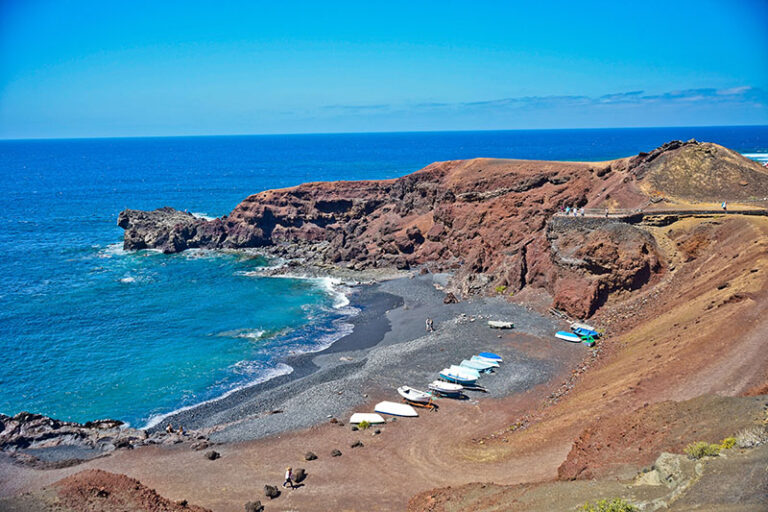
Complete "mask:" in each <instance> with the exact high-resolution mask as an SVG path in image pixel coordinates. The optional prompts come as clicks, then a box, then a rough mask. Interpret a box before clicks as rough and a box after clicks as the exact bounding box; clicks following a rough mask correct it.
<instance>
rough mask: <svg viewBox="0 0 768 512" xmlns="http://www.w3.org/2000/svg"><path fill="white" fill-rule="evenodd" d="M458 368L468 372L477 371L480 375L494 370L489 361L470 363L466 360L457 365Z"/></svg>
mask: <svg viewBox="0 0 768 512" xmlns="http://www.w3.org/2000/svg"><path fill="white" fill-rule="evenodd" d="M459 366H461V367H462V368H469V369H470V370H477V371H478V372H481V373H488V372H490V371H491V370H492V369H493V368H494V367H493V365H492V364H491V362H490V361H489V362H487V363H484V362H482V361H470V360H468V359H465V360H463V361H462V362H461V363H459ZM496 366H498V365H496Z"/></svg>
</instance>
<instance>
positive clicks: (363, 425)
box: [357, 420, 371, 430]
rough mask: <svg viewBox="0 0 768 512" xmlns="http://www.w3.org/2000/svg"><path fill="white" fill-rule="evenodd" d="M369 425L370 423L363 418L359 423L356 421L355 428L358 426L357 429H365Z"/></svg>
mask: <svg viewBox="0 0 768 512" xmlns="http://www.w3.org/2000/svg"><path fill="white" fill-rule="evenodd" d="M370 426H371V424H370V423H368V422H367V421H365V420H363V421H361V422H360V423H358V424H357V428H358V429H359V430H365V429H367V428H368V427H370Z"/></svg>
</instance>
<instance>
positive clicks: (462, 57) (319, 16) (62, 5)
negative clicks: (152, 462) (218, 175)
mask: <svg viewBox="0 0 768 512" xmlns="http://www.w3.org/2000/svg"><path fill="white" fill-rule="evenodd" d="M767 20H768V2H767V1H765V0H756V1H747V0H742V1H739V0H730V1H726V0H723V1H706V0H699V1H695V2H687V1H679V2H675V1H672V2H670V1H665V2H654V1H645V2H616V1H612V2H589V1H582V2H573V1H563V2H451V1H440V2H437V1H436V2H431V1H420V2H414V1H409V2H397V1H389V2H376V3H374V2H360V1H359V0H358V1H355V2H333V1H325V2H291V1H284V2H274V1H272V2H259V1H251V2H237V1H226V0H218V1H216V2H212V1H194V0H187V1H184V2H173V1H166V2H162V1H152V2H144V1H141V0H133V1H130V2H121V1H118V0H114V1H107V2H105V1H92V2H89V1H84V0H80V1H67V0H58V1H52V0H49V1H44V0H18V1H13V0H10V1H9V0H0V138H35V137H90V136H141V135H197V134H240V133H307V132H366V131H412V130H470V129H508V128H509V129H515V128H574V127H615V126H682V125H729V124H768V22H767Z"/></svg>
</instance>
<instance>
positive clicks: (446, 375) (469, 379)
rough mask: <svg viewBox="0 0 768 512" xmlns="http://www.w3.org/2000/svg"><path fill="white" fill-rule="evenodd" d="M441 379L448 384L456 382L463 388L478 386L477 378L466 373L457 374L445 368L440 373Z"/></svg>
mask: <svg viewBox="0 0 768 512" xmlns="http://www.w3.org/2000/svg"><path fill="white" fill-rule="evenodd" d="M440 378H442V379H444V380H447V381H448V382H454V383H456V384H461V385H462V386H475V385H477V378H476V377H473V376H472V375H470V374H469V373H466V372H456V371H453V370H451V369H450V368H443V369H442V371H441V372H440Z"/></svg>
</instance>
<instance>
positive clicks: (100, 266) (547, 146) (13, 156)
mask: <svg viewBox="0 0 768 512" xmlns="http://www.w3.org/2000/svg"><path fill="white" fill-rule="evenodd" d="M673 134H674V135H675V136H684V137H698V138H703V139H710V140H718V141H721V142H723V143H725V144H727V145H729V146H730V147H734V148H737V149H739V150H741V151H743V152H745V153H749V154H750V155H751V156H752V157H753V158H755V159H757V160H760V158H761V156H760V155H764V154H765V151H766V149H765V137H766V135H765V127H735V128H734V127H728V128H685V129H671V128H659V129H624V130H545V131H505V132H446V133H401V134H347V135H306V136H264V137H192V138H148V139H104V140H95V139H94V140H54V141H2V142H0V173H2V176H3V178H4V179H3V180H2V185H0V192H2V194H0V222H2V225H3V229H2V230H0V247H2V249H3V251H4V254H5V258H3V260H2V261H0V275H2V277H3V282H4V283H5V291H4V292H3V293H2V294H0V322H2V325H3V326H4V329H5V330H4V335H3V336H2V337H1V338H0V348H2V349H3V354H4V357H5V359H4V362H5V364H3V365H2V369H1V370H0V383H2V385H3V393H2V394H0V412H2V413H6V414H15V413H17V412H20V411H22V410H29V411H31V412H34V413H42V414H45V415H49V416H52V417H56V418H59V419H62V420H74V421H80V422H84V421H88V420H94V419H98V418H103V417H109V418H116V419H120V420H124V421H127V422H128V423H130V424H131V425H132V426H134V427H141V426H143V425H146V424H147V423H148V422H156V421H158V420H159V419H160V418H162V417H163V416H164V415H166V414H168V413H169V412H172V411H174V410H177V409H179V408H181V407H189V406H194V405H196V404H199V403H200V402H203V401H208V400H212V399H216V398H218V397H220V396H221V395H222V394H224V393H228V392H231V391H232V390H234V389H236V388H238V387H242V386H244V385H248V384H250V383H253V382H258V381H262V380H265V379H269V378H272V377H275V376H280V375H281V374H284V373H287V372H289V371H291V369H290V368H289V367H288V365H287V364H285V363H282V364H283V365H282V366H281V362H280V361H281V360H282V358H283V357H287V356H289V355H290V352H292V351H293V352H296V351H298V352H301V351H306V350H310V351H314V350H318V349H321V348H323V347H325V346H327V345H328V344H329V343H331V341H333V340H334V339H337V338H338V337H339V336H341V335H343V334H344V329H348V328H349V326H348V325H345V322H346V320H344V319H345V318H347V317H348V316H349V313H350V312H348V311H343V308H342V310H339V309H336V308H334V305H336V303H337V301H338V300H340V299H339V296H338V295H336V294H335V292H333V291H332V290H330V289H329V288H328V286H327V284H328V283H327V282H323V281H312V280H291V279H261V278H259V276H260V275H263V274H262V268H263V266H264V265H266V264H267V263H266V261H264V260H259V259H258V258H256V259H254V258H252V257H239V256H237V255H232V254H219V253H212V252H204V251H202V252H201V251H197V252H196V251H189V252H187V253H185V254H181V255H175V256H166V255H162V254H157V253H154V252H152V251H140V252H137V253H125V252H124V251H122V250H121V249H120V244H119V243H116V242H117V240H119V237H120V236H121V230H120V229H119V228H118V227H116V226H115V220H116V218H117V214H118V212H119V211H121V210H122V209H124V208H126V207H134V208H148V209H151V208H156V207H159V206H161V205H171V206H175V207H178V208H185V209H189V211H191V212H196V213H195V214H196V215H198V216H201V217H207V218H212V217H215V216H220V215H223V214H226V213H228V212H229V211H230V210H231V209H232V208H233V207H234V206H235V205H236V204H237V203H238V201H240V200H242V199H243V198H244V197H246V196H247V195H248V194H251V193H254V192H258V191H261V190H265V189H271V188H278V187H285V186H291V185H297V184H299V183H302V182H306V181H314V180H319V179H322V180H339V179H381V178H394V177H396V176H401V175H404V174H406V173H408V172H411V171H414V170H416V169H418V168H420V167H422V166H424V165H427V164H429V163H431V162H433V161H437V160H445V159H451V158H469V157H475V156H480V155H482V156H495V157H513V158H515V157H516V158H523V157H525V158H544V159H564V160H604V159H607V158H612V157H616V156H623V155H627V154H632V153H634V152H636V151H640V150H646V149H648V148H650V147H653V146H654V145H656V144H660V143H662V142H664V141H665V140H667V139H668V138H670V137H671V136H672V135H673ZM52 227H54V228H52ZM51 229H55V236H51V234H50V230H51ZM354 280H355V278H352V281H354ZM296 371H299V372H301V371H302V370H296Z"/></svg>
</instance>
